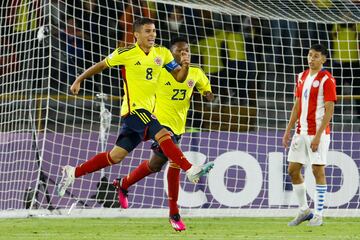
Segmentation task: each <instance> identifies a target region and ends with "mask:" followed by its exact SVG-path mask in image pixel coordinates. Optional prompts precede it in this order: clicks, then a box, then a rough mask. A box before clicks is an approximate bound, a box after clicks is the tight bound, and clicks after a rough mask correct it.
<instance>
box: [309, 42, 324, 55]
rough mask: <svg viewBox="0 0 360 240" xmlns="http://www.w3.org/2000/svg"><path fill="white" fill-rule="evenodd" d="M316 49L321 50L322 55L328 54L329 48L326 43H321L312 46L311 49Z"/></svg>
mask: <svg viewBox="0 0 360 240" xmlns="http://www.w3.org/2000/svg"><path fill="white" fill-rule="evenodd" d="M311 49H312V50H315V51H316V52H321V54H322V55H324V56H327V55H328V50H327V48H326V47H325V46H324V45H321V44H314V45H312V46H311V47H310V49H309V50H311Z"/></svg>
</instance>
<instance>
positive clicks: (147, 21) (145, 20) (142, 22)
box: [133, 18, 155, 32]
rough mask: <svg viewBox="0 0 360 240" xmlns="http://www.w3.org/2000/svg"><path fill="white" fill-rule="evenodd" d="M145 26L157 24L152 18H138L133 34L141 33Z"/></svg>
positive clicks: (134, 24)
mask: <svg viewBox="0 0 360 240" xmlns="http://www.w3.org/2000/svg"><path fill="white" fill-rule="evenodd" d="M145 24H155V22H154V21H153V20H152V19H150V18H138V19H136V20H135V21H134V23H133V32H139V30H140V27H141V26H143V25H145Z"/></svg>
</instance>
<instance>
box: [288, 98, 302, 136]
mask: <svg viewBox="0 0 360 240" xmlns="http://www.w3.org/2000/svg"><path fill="white" fill-rule="evenodd" d="M299 104H300V101H299V99H298V98H296V100H295V103H294V106H293V108H292V110H291V115H290V120H289V123H288V125H287V127H286V132H290V131H291V129H292V128H293V127H294V125H295V123H296V120H297V116H298V111H299V110H298V109H299Z"/></svg>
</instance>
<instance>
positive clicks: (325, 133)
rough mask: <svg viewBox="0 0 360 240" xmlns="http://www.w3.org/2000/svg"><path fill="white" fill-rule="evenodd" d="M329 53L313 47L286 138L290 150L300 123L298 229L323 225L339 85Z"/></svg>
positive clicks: (295, 154) (293, 158)
mask: <svg viewBox="0 0 360 240" xmlns="http://www.w3.org/2000/svg"><path fill="white" fill-rule="evenodd" d="M326 56H327V49H326V48H325V47H324V46H322V45H319V44H315V45H313V46H311V48H310V50H309V53H308V56H307V58H308V64H309V69H307V70H305V71H304V72H302V73H300V74H299V76H298V79H297V81H296V93H295V97H296V100H295V103H294V106H293V108H292V111H291V116H290V121H289V124H288V126H287V128H286V131H285V134H284V137H283V140H282V142H283V146H284V147H285V148H287V147H288V142H289V139H290V131H291V129H292V128H293V126H294V124H295V122H297V127H296V133H295V134H294V136H293V138H292V141H291V146H290V150H289V155H288V161H289V162H290V163H289V168H288V172H289V175H290V177H291V181H292V184H293V189H294V191H295V194H296V196H297V199H298V201H299V208H300V209H299V213H298V215H297V216H296V217H295V218H294V219H293V220H292V221H291V222H289V224H288V225H289V226H297V225H299V224H300V223H302V222H304V221H307V220H310V222H309V225H310V226H320V225H322V223H323V219H322V213H323V207H324V201H325V193H326V189H327V186H326V178H325V165H326V155H327V153H328V150H329V145H330V126H329V122H330V120H331V118H332V115H333V113H334V105H335V102H336V98H337V97H336V83H335V79H334V78H333V77H332V75H331V74H330V73H329V72H328V71H327V70H325V69H323V64H324V63H325V62H326ZM304 164H311V165H312V171H313V174H314V177H315V180H316V193H315V200H314V202H315V212H314V213H312V212H311V210H310V208H309V205H308V203H307V199H306V187H305V184H304V179H303V176H302V175H301V168H302V167H303V165H304Z"/></svg>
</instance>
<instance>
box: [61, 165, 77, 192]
mask: <svg viewBox="0 0 360 240" xmlns="http://www.w3.org/2000/svg"><path fill="white" fill-rule="evenodd" d="M74 181H75V168H74V167H72V166H70V165H66V166H64V167H63V168H62V177H61V180H60V182H59V183H58V185H57V191H58V195H59V196H60V197H63V196H64V195H65V192H66V189H67V188H68V187H70V186H71V185H72V184H73V183H74Z"/></svg>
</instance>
